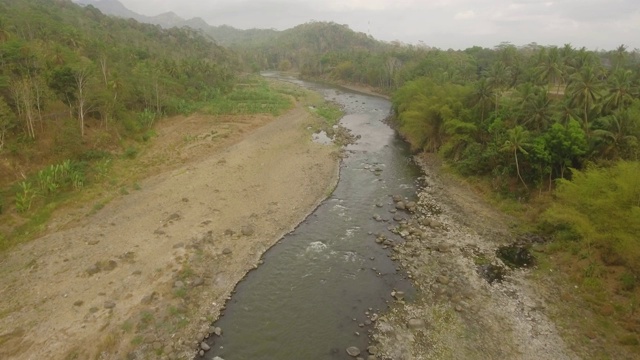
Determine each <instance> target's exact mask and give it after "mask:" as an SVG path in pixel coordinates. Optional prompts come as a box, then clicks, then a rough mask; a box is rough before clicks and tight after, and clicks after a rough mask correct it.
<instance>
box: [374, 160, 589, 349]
mask: <svg viewBox="0 0 640 360" xmlns="http://www.w3.org/2000/svg"><path fill="white" fill-rule="evenodd" d="M423 169H425V173H426V176H425V183H426V186H425V188H424V189H423V190H422V191H420V193H419V194H418V197H419V201H418V209H419V210H418V211H417V212H416V214H414V216H413V218H412V219H413V220H412V221H411V222H410V223H407V224H404V225H400V227H399V229H398V230H399V233H401V235H402V236H403V237H404V238H405V240H406V242H404V243H403V244H401V245H398V246H396V247H395V248H394V252H395V255H394V257H395V258H396V260H398V261H399V262H400V264H401V265H402V267H403V268H404V269H405V270H406V271H408V273H409V274H410V275H411V276H412V278H413V280H414V284H415V286H416V287H417V289H418V293H417V295H416V299H413V300H412V301H410V302H407V303H406V304H405V303H404V302H400V303H398V304H397V306H394V307H392V309H391V311H390V312H389V313H388V314H387V315H385V316H383V317H381V318H380V320H378V322H377V324H376V334H375V336H374V339H375V340H376V341H377V346H378V347H379V348H380V351H381V353H382V354H384V355H385V356H388V358H390V359H394V360H403V359H406V360H410V359H411V360H414V359H415V360H418V359H531V360H533V359H548V360H562V359H576V358H578V357H577V356H576V355H575V354H574V353H573V352H572V351H571V350H570V349H569V348H568V347H567V346H566V345H565V343H564V342H563V340H562V339H561V337H560V336H559V334H558V331H557V330H556V327H555V325H554V324H553V323H552V322H551V321H550V320H549V318H548V317H547V315H546V304H545V303H544V301H543V300H541V299H543V297H542V296H540V294H538V293H537V290H536V285H535V282H533V281H530V280H529V279H528V277H529V276H530V275H529V273H528V272H527V271H525V270H513V271H509V272H508V274H507V276H506V278H505V280H504V281H502V282H494V283H493V284H489V283H488V282H487V281H486V280H485V279H484V278H483V277H482V276H481V275H480V274H479V272H478V267H479V265H481V264H489V263H492V264H501V261H500V260H499V259H497V258H496V255H495V250H496V249H497V248H498V247H499V246H501V245H506V244H509V243H511V242H513V240H514V239H513V238H511V235H510V231H509V228H508V226H509V223H510V222H511V220H510V219H508V218H507V217H506V216H504V215H502V214H501V213H499V212H498V211H497V210H494V209H492V208H491V207H489V206H487V205H486V204H485V203H484V202H483V201H482V200H481V199H479V198H478V197H477V196H476V195H475V194H474V193H473V192H472V191H470V190H469V189H466V188H465V187H464V186H463V185H461V184H460V183H459V182H457V181H456V180H455V179H451V178H449V177H448V176H447V175H446V174H444V175H443V174H442V173H440V172H439V170H438V169H439V167H438V165H437V164H436V163H434V162H431V163H428V162H424V163H423Z"/></svg>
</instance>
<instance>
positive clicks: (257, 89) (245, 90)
mask: <svg viewBox="0 0 640 360" xmlns="http://www.w3.org/2000/svg"><path fill="white" fill-rule="evenodd" d="M253 81H254V82H253V83H249V84H244V85H243V86H237V87H236V88H234V89H233V90H232V91H231V92H230V93H229V94H227V95H224V96H220V97H217V98H215V99H213V100H211V101H209V102H208V104H207V105H206V106H205V108H204V111H205V112H206V113H208V114H212V115H224V114H272V115H279V114H281V113H282V112H284V111H285V110H287V109H290V108H291V106H292V103H291V100H290V99H289V98H288V97H287V96H285V95H283V94H281V93H279V92H278V91H276V90H275V89H273V88H271V87H269V85H268V84H267V82H266V81H264V80H259V79H253Z"/></svg>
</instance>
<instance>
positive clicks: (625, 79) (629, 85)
mask: <svg viewBox="0 0 640 360" xmlns="http://www.w3.org/2000/svg"><path fill="white" fill-rule="evenodd" d="M632 76H633V72H632V71H631V70H622V69H616V70H615V71H614V72H613V75H612V76H610V77H609V81H608V87H609V89H608V91H607V94H606V96H605V109H606V110H607V111H608V112H613V111H616V110H618V109H625V108H626V107H627V106H629V105H631V103H632V102H633V99H634V97H635V96H636V95H637V89H636V88H634V86H633V79H632Z"/></svg>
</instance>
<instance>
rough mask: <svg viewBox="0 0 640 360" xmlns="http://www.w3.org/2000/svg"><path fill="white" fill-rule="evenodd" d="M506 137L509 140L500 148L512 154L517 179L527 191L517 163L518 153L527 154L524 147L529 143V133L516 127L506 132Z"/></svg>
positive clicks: (520, 127)
mask: <svg viewBox="0 0 640 360" xmlns="http://www.w3.org/2000/svg"><path fill="white" fill-rule="evenodd" d="M507 135H508V136H509V139H508V140H507V141H505V143H504V145H503V146H502V149H501V150H502V151H509V152H512V153H513V157H514V159H515V162H516V172H517V174H518V178H519V179H520V181H521V182H522V185H524V187H525V189H527V190H529V187H528V186H527V183H525V182H524V179H523V178H522V175H520V163H519V162H518V152H521V153H523V154H525V155H526V154H528V153H527V151H526V150H525V147H529V146H530V145H531V143H529V132H528V131H527V130H525V129H524V128H523V127H522V126H520V125H518V126H516V127H515V128H513V129H510V130H507Z"/></svg>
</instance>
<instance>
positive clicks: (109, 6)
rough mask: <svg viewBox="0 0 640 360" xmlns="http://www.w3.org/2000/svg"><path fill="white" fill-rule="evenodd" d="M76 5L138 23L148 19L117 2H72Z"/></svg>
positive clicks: (116, 0)
mask: <svg viewBox="0 0 640 360" xmlns="http://www.w3.org/2000/svg"><path fill="white" fill-rule="evenodd" d="M74 1H75V2H76V3H77V4H80V5H84V6H86V5H91V6H93V7H95V8H96V9H98V10H100V11H101V12H102V13H103V14H105V15H112V16H116V17H120V18H124V19H135V20H138V21H139V22H145V23H148V21H146V20H148V17H147V16H144V15H140V14H138V13H136V12H133V11H131V10H129V9H127V7H126V6H124V4H122V3H121V2H120V1H118V0H74Z"/></svg>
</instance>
